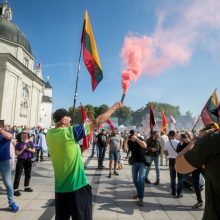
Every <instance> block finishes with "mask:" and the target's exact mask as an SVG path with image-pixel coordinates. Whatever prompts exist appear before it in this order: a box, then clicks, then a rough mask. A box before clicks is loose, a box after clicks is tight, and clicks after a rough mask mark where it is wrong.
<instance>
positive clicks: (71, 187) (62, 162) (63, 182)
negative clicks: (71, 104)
mask: <svg viewBox="0 0 220 220" xmlns="http://www.w3.org/2000/svg"><path fill="white" fill-rule="evenodd" d="M122 107H123V103H121V102H117V103H115V104H114V105H113V106H112V107H111V108H109V109H108V110H107V111H106V112H105V113H103V114H101V115H100V116H98V117H97V118H96V119H95V120H93V121H89V122H86V123H85V124H81V125H75V126H70V122H71V118H70V114H69V112H68V111H66V110H65V109H58V110H56V111H55V112H54V114H53V120H54V122H55V124H56V126H55V128H52V129H50V130H48V132H47V136H46V140H47V144H48V148H49V152H50V156H51V161H52V165H53V168H54V175H55V209H56V220H67V219H69V218H70V217H72V219H76V220H91V219H92V193H91V187H90V185H89V184H88V180H87V178H86V174H85V170H84V165H83V161H82V157H81V152H80V148H79V144H78V141H79V140H81V139H82V138H84V137H85V136H86V135H88V134H89V133H90V130H91V129H93V128H96V127H99V125H101V124H102V123H103V122H104V121H106V120H107V119H108V118H109V117H110V116H111V115H112V113H114V112H115V111H116V110H117V109H119V108H122Z"/></svg>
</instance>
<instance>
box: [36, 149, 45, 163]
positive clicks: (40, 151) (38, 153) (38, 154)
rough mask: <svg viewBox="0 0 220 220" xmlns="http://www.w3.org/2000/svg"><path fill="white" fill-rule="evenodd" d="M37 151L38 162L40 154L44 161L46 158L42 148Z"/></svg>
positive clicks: (41, 159)
mask: <svg viewBox="0 0 220 220" xmlns="http://www.w3.org/2000/svg"><path fill="white" fill-rule="evenodd" d="M36 151H37V156H36V157H37V159H36V161H37V162H38V161H39V156H40V161H43V160H44V158H43V150H42V149H36Z"/></svg>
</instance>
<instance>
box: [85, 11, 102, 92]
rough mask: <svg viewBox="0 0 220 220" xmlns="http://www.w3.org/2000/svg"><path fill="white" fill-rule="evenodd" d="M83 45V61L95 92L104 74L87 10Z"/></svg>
mask: <svg viewBox="0 0 220 220" xmlns="http://www.w3.org/2000/svg"><path fill="white" fill-rule="evenodd" d="M81 43H82V46H83V60H84V63H85V65H86V68H87V70H88V72H89V73H90V76H91V81H92V90H93V91H94V90H95V88H96V86H97V85H98V84H99V82H100V81H101V80H102V79H103V73H102V66H101V63H100V60H99V55H98V51H97V48H96V43H95V38H94V36H93V32H92V27H91V25H90V22H89V16H88V12H87V10H86V12H85V17H84V25H83V31H82V38H81Z"/></svg>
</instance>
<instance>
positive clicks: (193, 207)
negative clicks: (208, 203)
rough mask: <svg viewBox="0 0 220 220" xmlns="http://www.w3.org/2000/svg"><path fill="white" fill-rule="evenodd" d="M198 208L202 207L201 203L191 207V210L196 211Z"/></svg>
mask: <svg viewBox="0 0 220 220" xmlns="http://www.w3.org/2000/svg"><path fill="white" fill-rule="evenodd" d="M200 207H203V202H197V203H196V204H195V205H193V206H192V209H198V208H200Z"/></svg>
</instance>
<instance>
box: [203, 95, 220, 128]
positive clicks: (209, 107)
mask: <svg viewBox="0 0 220 220" xmlns="http://www.w3.org/2000/svg"><path fill="white" fill-rule="evenodd" d="M216 108H218V97H217V94H216V92H215V91H214V92H213V93H212V95H211V97H210V98H209V100H208V101H207V102H206V104H205V106H204V108H203V110H202V112H201V118H202V122H203V124H204V125H207V124H209V123H211V122H218V117H217V116H216V115H214V114H212V113H211V112H212V111H213V109H216Z"/></svg>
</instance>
